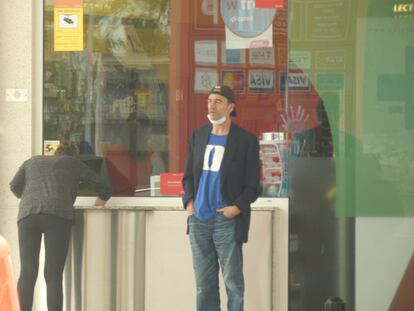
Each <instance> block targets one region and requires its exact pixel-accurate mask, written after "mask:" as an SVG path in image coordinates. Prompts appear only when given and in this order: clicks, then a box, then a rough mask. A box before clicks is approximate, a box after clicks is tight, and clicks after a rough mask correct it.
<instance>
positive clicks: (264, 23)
mask: <svg viewBox="0 0 414 311" xmlns="http://www.w3.org/2000/svg"><path fill="white" fill-rule="evenodd" d="M220 10H221V16H222V18H223V21H224V23H225V25H226V27H225V33H226V48H227V49H248V48H250V49H253V48H260V47H271V46H272V44H273V42H272V41H273V40H272V38H273V27H272V23H273V19H274V17H275V15H276V9H274V8H273V9H256V8H255V1H253V0H250V1H237V0H222V1H221V6H220Z"/></svg>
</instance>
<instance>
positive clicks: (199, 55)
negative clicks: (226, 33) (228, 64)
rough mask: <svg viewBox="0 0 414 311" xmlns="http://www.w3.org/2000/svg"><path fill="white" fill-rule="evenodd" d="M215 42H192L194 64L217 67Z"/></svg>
mask: <svg viewBox="0 0 414 311" xmlns="http://www.w3.org/2000/svg"><path fill="white" fill-rule="evenodd" d="M217 49H218V47H217V41H215V40H196V41H194V58H195V62H196V64H211V65H217V53H218V52H217Z"/></svg>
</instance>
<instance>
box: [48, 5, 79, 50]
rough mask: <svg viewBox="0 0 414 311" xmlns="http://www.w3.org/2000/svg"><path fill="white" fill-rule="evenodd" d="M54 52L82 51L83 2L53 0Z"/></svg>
mask: <svg viewBox="0 0 414 311" xmlns="http://www.w3.org/2000/svg"><path fill="white" fill-rule="evenodd" d="M54 43H55V44H54V50H55V51H56V52H63V51H83V0H73V1H68V0H55V2H54Z"/></svg>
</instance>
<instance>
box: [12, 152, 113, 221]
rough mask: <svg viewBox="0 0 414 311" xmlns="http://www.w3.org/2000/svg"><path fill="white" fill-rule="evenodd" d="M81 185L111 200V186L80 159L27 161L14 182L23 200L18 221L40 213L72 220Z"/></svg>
mask: <svg viewBox="0 0 414 311" xmlns="http://www.w3.org/2000/svg"><path fill="white" fill-rule="evenodd" d="M80 182H82V183H84V184H85V185H86V186H87V187H88V188H92V189H94V190H95V191H96V192H97V194H98V196H99V197H100V198H101V199H103V200H105V201H106V200H108V199H109V198H110V197H111V189H110V187H109V186H108V184H107V183H106V182H105V181H104V180H103V179H102V178H101V177H100V176H98V175H97V174H95V173H94V172H93V171H92V170H91V169H90V168H89V167H88V166H87V165H86V164H84V163H83V162H82V161H80V160H79V159H76V158H74V157H71V156H66V155H59V156H34V157H32V158H30V159H29V160H27V161H25V162H24V163H23V164H22V166H21V167H20V168H19V170H18V171H17V173H16V175H15V176H14V178H13V179H12V181H11V182H10V189H11V191H12V192H13V193H14V194H15V196H16V197H18V198H21V201H20V205H19V206H20V209H19V214H18V221H20V220H21V219H23V218H24V217H26V216H29V215H33V214H39V213H44V214H51V215H56V216H59V217H62V218H65V219H72V218H73V204H74V202H75V200H76V194H77V191H78V187H79V183H80Z"/></svg>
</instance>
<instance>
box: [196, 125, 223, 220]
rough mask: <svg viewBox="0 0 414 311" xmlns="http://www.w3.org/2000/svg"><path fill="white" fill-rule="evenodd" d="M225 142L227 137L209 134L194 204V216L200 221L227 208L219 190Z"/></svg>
mask: <svg viewBox="0 0 414 311" xmlns="http://www.w3.org/2000/svg"><path fill="white" fill-rule="evenodd" d="M226 142H227V135H215V134H213V133H211V134H210V137H209V140H208V144H207V147H206V150H205V153H204V164H203V171H202V173H201V176H200V182H199V184H198V190H197V195H196V199H195V202H194V206H195V216H196V217H197V218H198V219H200V220H202V221H205V220H208V219H211V218H213V217H214V216H215V215H216V214H217V209H219V208H222V207H225V206H227V204H226V202H225V201H224V199H223V196H222V194H221V189H220V188H221V187H220V185H221V173H220V171H221V170H220V168H221V162H222V161H223V155H224V150H225V147H226Z"/></svg>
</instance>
